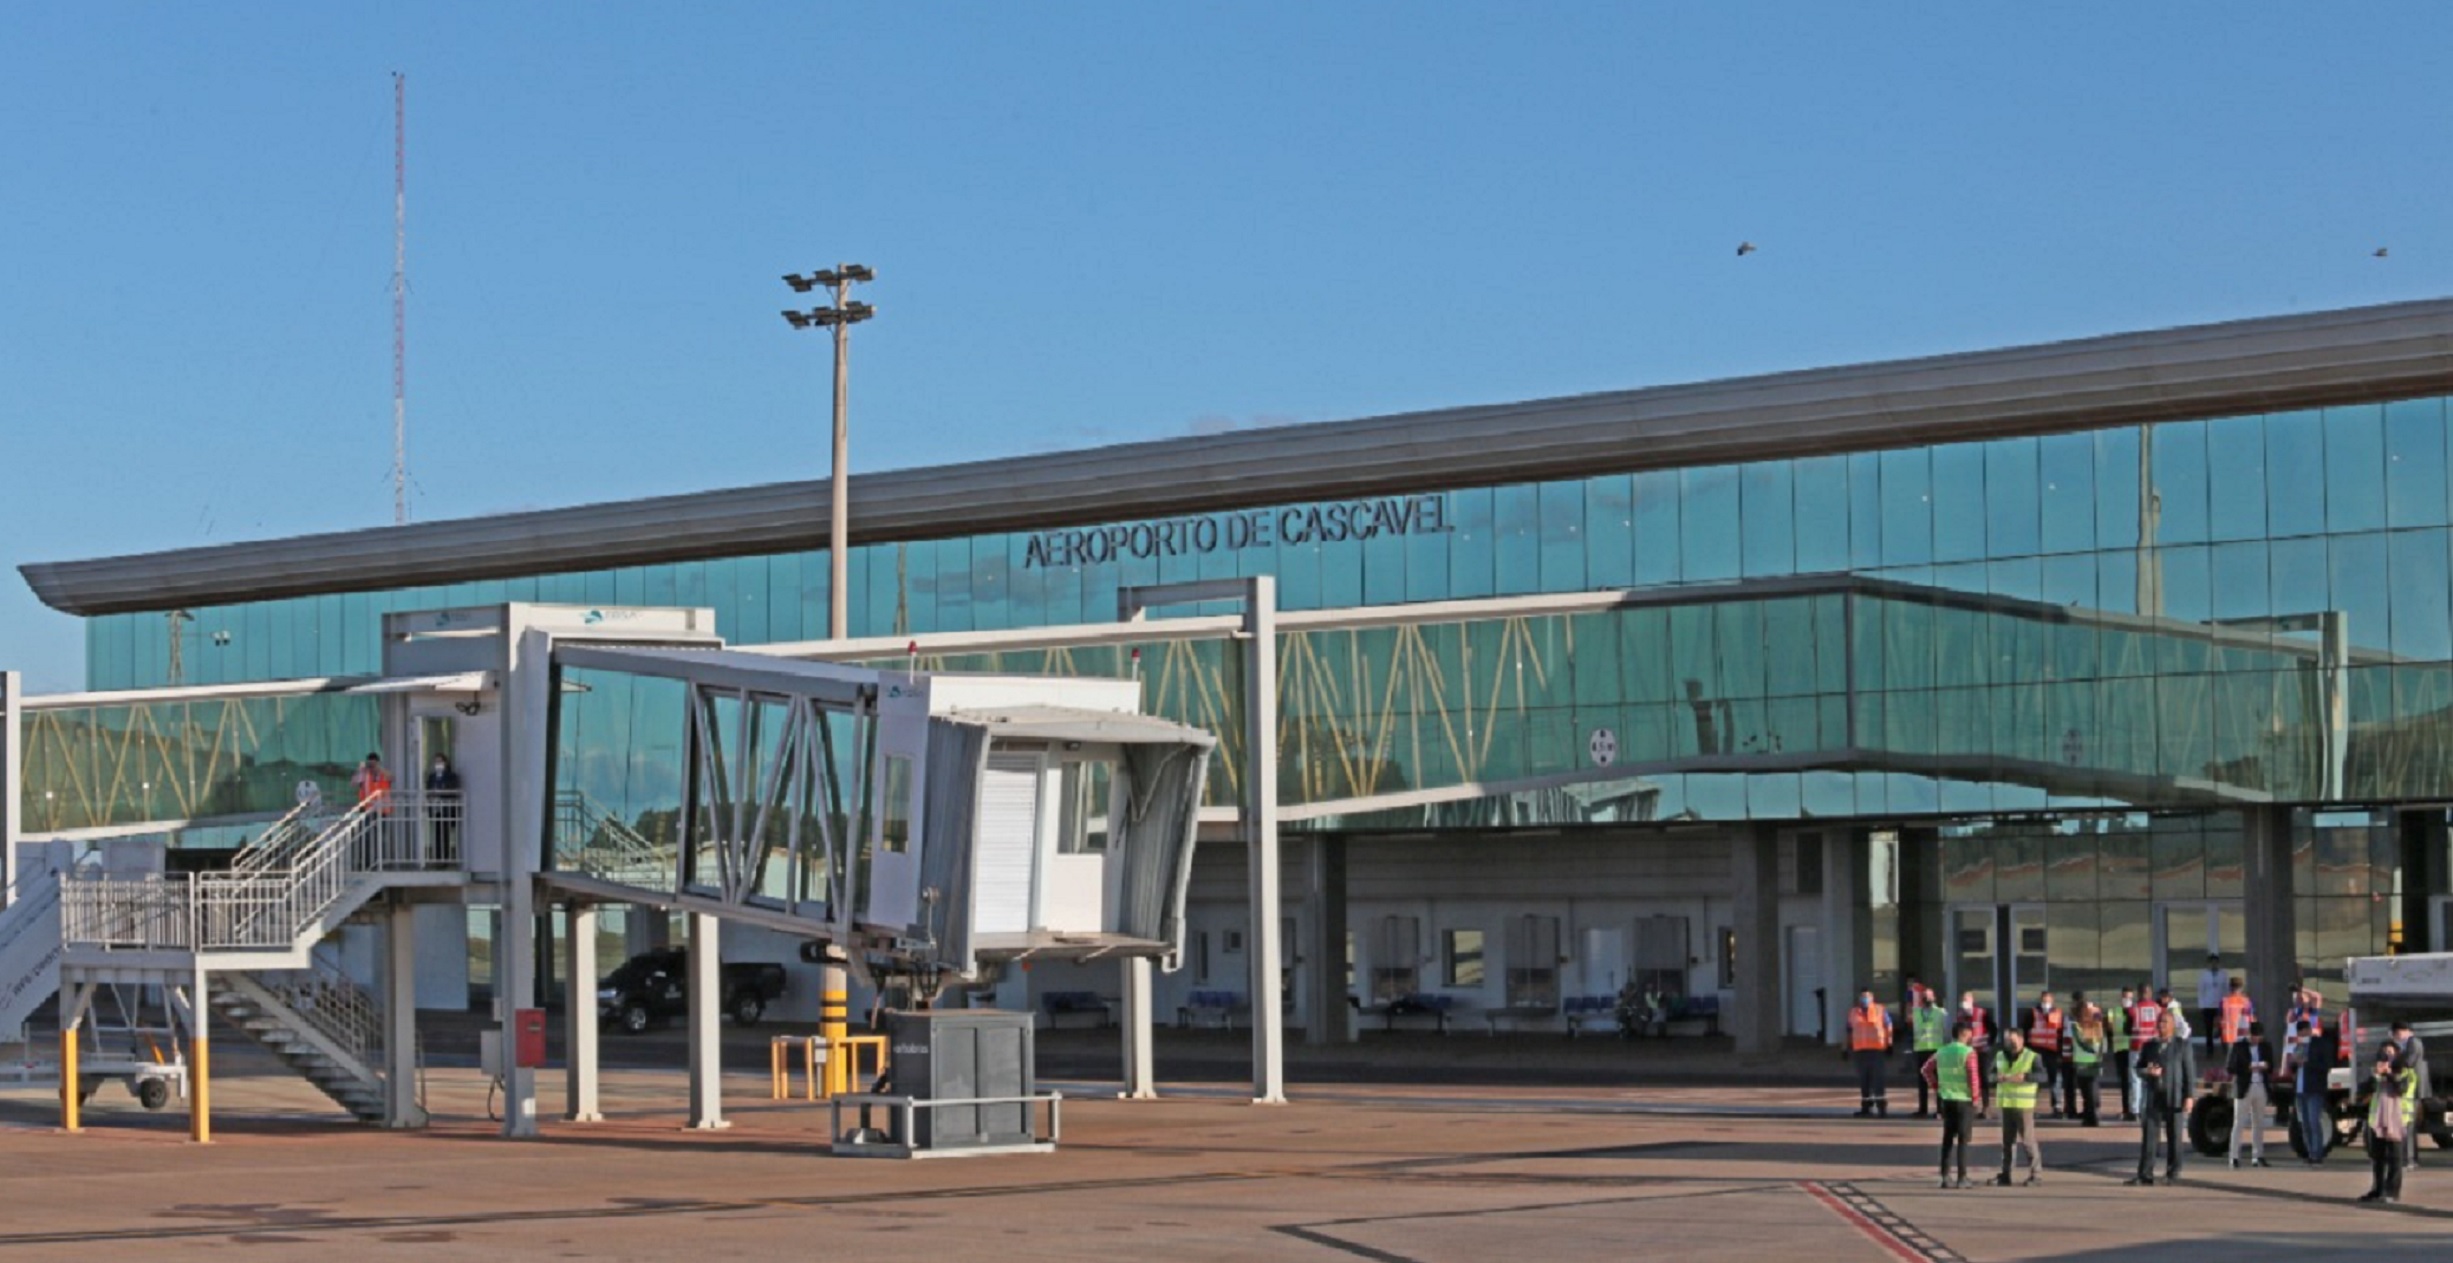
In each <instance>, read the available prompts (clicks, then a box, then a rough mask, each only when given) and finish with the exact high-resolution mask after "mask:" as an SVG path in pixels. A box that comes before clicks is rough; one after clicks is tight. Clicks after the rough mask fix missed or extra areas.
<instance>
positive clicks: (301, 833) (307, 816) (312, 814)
mask: <svg viewBox="0 0 2453 1263" xmlns="http://www.w3.org/2000/svg"><path fill="white" fill-rule="evenodd" d="M323 818H324V800H323V798H322V796H321V795H320V794H319V795H317V796H316V797H313V798H307V799H303V800H301V801H300V802H299V803H298V805H297V806H294V807H292V808H290V809H289V810H288V811H286V812H283V813H282V815H281V818H280V819H278V820H275V821H273V822H272V823H271V824H269V825H267V826H265V828H264V832H262V833H259V834H257V835H256V836H255V840H254V841H252V842H249V843H248V844H247V845H245V846H242V847H240V848H239V849H238V854H237V855H235V856H233V857H232V858H231V861H230V867H231V868H232V869H233V870H236V871H240V872H258V871H261V870H263V869H266V868H270V867H272V866H273V865H274V864H276V863H278V862H280V861H281V860H283V859H285V858H287V857H288V855H289V853H290V852H291V851H293V850H295V849H296V848H297V847H298V846H299V845H300V844H301V843H302V842H304V841H307V840H310V839H312V838H313V837H314V836H315V835H316V834H317V833H319V832H321V829H320V827H318V826H317V825H316V824H315V822H316V821H318V820H321V819H323Z"/></svg>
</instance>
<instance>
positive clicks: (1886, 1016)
mask: <svg viewBox="0 0 2453 1263" xmlns="http://www.w3.org/2000/svg"><path fill="white" fill-rule="evenodd" d="M1848 1055H1849V1056H1850V1058H1852V1059H1854V1060H1855V1061H1856V1063H1857V1117H1859V1118H1876V1117H1880V1118H1889V1117H1890V1116H1891V1098H1890V1096H1889V1091H1890V1090H1889V1088H1888V1087H1887V1086H1886V1085H1885V1084H1884V1083H1883V1073H1882V1071H1883V1062H1885V1061H1887V1060H1889V1059H1890V1056H1891V1011H1890V1010H1889V1009H1886V1008H1884V1007H1882V1005H1881V1004H1880V1003H1879V1002H1878V1001H1876V1000H1875V999H1874V989H1873V988H1872V987H1867V988H1864V989H1863V990H1860V991H1859V992H1858V993H1857V1007H1855V1008H1853V1009H1850V1010H1849V1011H1848Z"/></svg>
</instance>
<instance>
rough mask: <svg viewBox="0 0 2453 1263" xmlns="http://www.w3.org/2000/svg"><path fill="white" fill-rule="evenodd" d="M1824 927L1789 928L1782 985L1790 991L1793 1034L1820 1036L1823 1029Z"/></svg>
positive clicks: (1791, 1031) (1790, 1020) (1791, 1029)
mask: <svg viewBox="0 0 2453 1263" xmlns="http://www.w3.org/2000/svg"><path fill="white" fill-rule="evenodd" d="M1822 940H1823V927H1821V926H1819V925H1792V926H1790V927H1789V943H1788V948H1789V951H1788V955H1787V956H1785V957H1783V958H1782V960H1781V962H1780V972H1781V976H1782V981H1783V985H1784V987H1785V988H1786V991H1787V1001H1788V1013H1789V1027H1788V1033H1789V1034H1791V1035H1811V1036H1814V1037H1816V1038H1818V1039H1819V1038H1821V1037H1822V1036H1823V1034H1824V1031H1823V997H1822V996H1820V995H1818V994H1816V993H1817V992H1819V991H1821V990H1822V987H1821V985H1820V984H1821V981H1822V976H1823V950H1822Z"/></svg>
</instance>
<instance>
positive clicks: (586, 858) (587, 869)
mask: <svg viewBox="0 0 2453 1263" xmlns="http://www.w3.org/2000/svg"><path fill="white" fill-rule="evenodd" d="M554 842H555V846H554V854H555V856H556V857H557V859H559V858H561V857H564V856H567V857H569V858H570V859H572V860H573V861H576V862H575V863H573V864H571V865H569V867H571V868H574V869H576V870H577V871H579V872H584V873H587V874H589V875H591V876H598V877H608V878H615V879H618V880H624V881H628V880H630V879H631V878H633V877H635V876H638V875H640V874H641V872H642V870H645V872H647V873H651V874H652V873H662V872H665V871H667V870H669V869H670V868H671V867H672V862H673V853H672V851H671V849H670V848H668V847H662V846H658V845H657V844H656V843H654V842H652V841H650V840H649V839H647V838H646V837H644V836H642V835H641V834H640V833H639V831H638V830H636V829H633V828H631V827H630V825H629V824H628V823H627V822H625V821H624V820H623V819H622V818H621V817H620V816H617V815H615V814H613V813H612V812H610V811H607V810H606V809H605V808H604V807H602V806H600V805H598V804H597V803H596V801H595V800H593V799H591V798H589V797H588V796H587V793H586V792H585V791H583V790H575V789H574V790H565V791H563V792H562V793H560V794H558V795H556V796H555V799H554ZM557 866H558V867H559V866H560V865H557Z"/></svg>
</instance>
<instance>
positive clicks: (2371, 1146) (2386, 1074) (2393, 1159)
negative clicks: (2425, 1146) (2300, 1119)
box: [2359, 1042, 2418, 1202]
mask: <svg viewBox="0 0 2453 1263" xmlns="http://www.w3.org/2000/svg"><path fill="white" fill-rule="evenodd" d="M2417 1079H2418V1076H2417V1075H2415V1074H2413V1073H2411V1071H2410V1069H2409V1068H2408V1067H2405V1066H2403V1065H2402V1064H2401V1058H2400V1057H2398V1056H2396V1055H2395V1049H2394V1046H2393V1044H2392V1043H2391V1042H2387V1043H2385V1044H2382V1045H2380V1046H2379V1047H2378V1048H2377V1050H2376V1078H2375V1080H2374V1081H2373V1082H2371V1083H2370V1084H2369V1088H2368V1169H2369V1177H2370V1183H2369V1185H2368V1191H2367V1192H2366V1193H2364V1194H2361V1195H2360V1199H2359V1200H2361V1201H2363V1202H2398V1201H2401V1200H2402V1142H2403V1141H2404V1140H2406V1139H2408V1138H2409V1137H2410V1130H2411V1127H2412V1119H2411V1116H2410V1112H2409V1111H2410V1107H2411V1105H2412V1104H2414V1103H2415V1102H2413V1101H2412V1100H2411V1099H2410V1098H2411V1094H2412V1093H2414V1092H2415V1091H2416V1086H2415V1084H2416V1080H2417Z"/></svg>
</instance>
